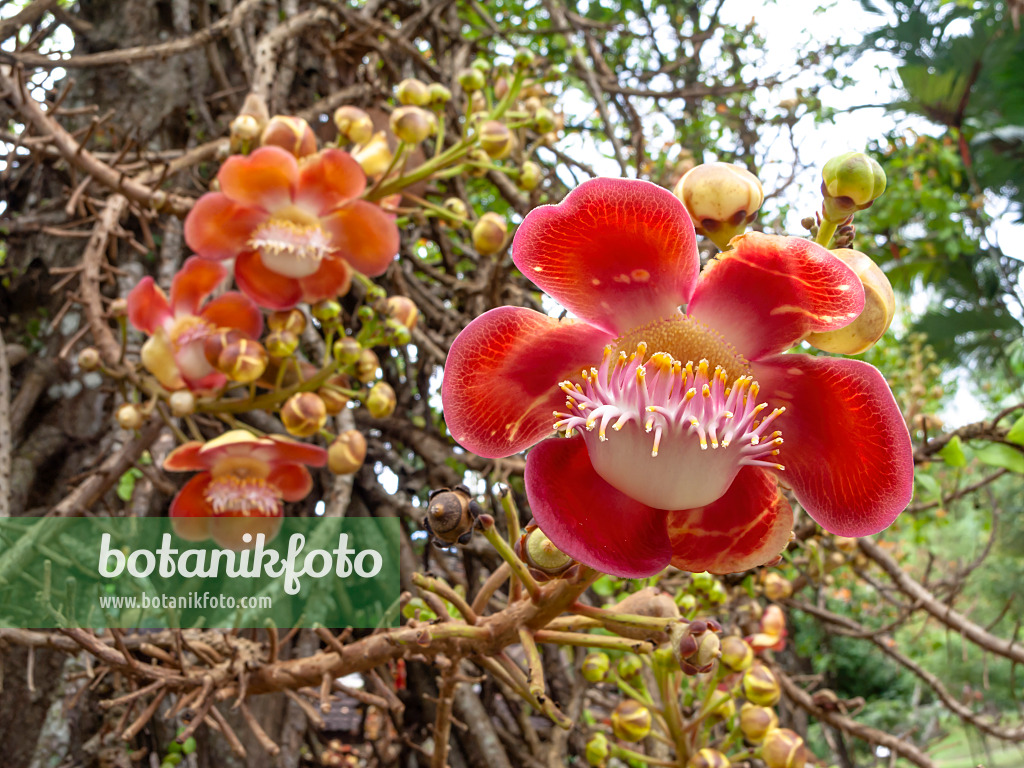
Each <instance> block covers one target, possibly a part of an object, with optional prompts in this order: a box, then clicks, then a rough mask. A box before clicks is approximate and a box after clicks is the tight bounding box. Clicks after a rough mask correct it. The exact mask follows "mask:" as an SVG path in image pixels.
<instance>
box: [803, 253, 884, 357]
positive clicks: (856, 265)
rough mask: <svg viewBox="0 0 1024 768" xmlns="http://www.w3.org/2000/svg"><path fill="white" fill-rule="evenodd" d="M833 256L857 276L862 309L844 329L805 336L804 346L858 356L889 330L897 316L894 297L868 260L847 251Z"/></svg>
mask: <svg viewBox="0 0 1024 768" xmlns="http://www.w3.org/2000/svg"><path fill="white" fill-rule="evenodd" d="M832 253H833V255H835V256H837V257H838V258H839V259H841V260H842V261H843V262H844V263H845V264H846V265H847V266H848V267H850V268H851V269H852V270H853V271H854V272H855V273H856V275H857V279H858V280H860V282H861V285H862V286H864V309H863V310H862V311H861V313H860V314H859V315H858V316H857V317H856V319H854V321H853V322H851V323H850V324H849V325H847V326H845V327H843V328H839V329H837V330H835V331H824V332H822V333H811V334H808V336H807V343H808V344H810V345H811V346H812V347H816V348H818V349H820V350H822V351H823V352H833V353H835V354H840V355H859V354H860V353H861V352H864V351H866V350H867V349H870V348H871V347H872V346H873V345H874V344H875V342H877V341H878V340H879V339H880V338H882V335H883V334H884V333H885V332H886V331H887V330H889V325H890V324H891V323H892V318H893V316H894V315H895V314H896V294H895V293H893V290H892V284H891V283H890V282H889V278H888V277H886V275H885V273H884V272H883V271H882V269H881V267H879V266H878V265H877V264H875V262H874V261H872V260H871V257H869V256H866V255H865V254H863V253H861V252H860V251H855V250H852V249H850V248H837V249H836V250H834V251H832Z"/></svg>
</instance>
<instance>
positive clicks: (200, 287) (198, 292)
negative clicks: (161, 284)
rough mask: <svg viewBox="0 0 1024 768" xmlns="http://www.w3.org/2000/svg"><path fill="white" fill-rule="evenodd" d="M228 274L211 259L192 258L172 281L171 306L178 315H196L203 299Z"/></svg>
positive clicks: (187, 260) (186, 261)
mask: <svg viewBox="0 0 1024 768" xmlns="http://www.w3.org/2000/svg"><path fill="white" fill-rule="evenodd" d="M227 274H228V271H227V270H226V269H224V267H223V266H221V265H220V264H218V263H217V262H215V261H210V260H209V259H201V258H199V257H198V256H190V257H189V258H188V259H186V260H185V263H184V265H182V267H181V269H180V270H179V271H178V274H176V275H175V276H174V280H172V281H171V306H172V307H173V308H174V314H176V315H195V314H197V312H196V310H198V309H199V305H200V304H202V302H203V299H205V298H206V297H207V296H209V295H210V294H211V293H213V290H214V288H216V287H217V286H218V285H219V284H220V282H221V280H223V279H224V278H225V277H226V276H227Z"/></svg>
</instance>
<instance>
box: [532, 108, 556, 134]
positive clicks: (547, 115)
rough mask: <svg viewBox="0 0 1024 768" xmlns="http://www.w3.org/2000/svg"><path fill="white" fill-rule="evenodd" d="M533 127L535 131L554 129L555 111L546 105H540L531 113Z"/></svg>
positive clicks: (542, 131) (546, 131) (544, 131)
mask: <svg viewBox="0 0 1024 768" xmlns="http://www.w3.org/2000/svg"><path fill="white" fill-rule="evenodd" d="M533 127H534V129H535V130H536V131H537V133H549V132H550V131H553V130H555V113H554V112H552V111H551V110H550V109H548V108H547V107H541V108H540V109H538V110H537V111H536V112H534V113H533Z"/></svg>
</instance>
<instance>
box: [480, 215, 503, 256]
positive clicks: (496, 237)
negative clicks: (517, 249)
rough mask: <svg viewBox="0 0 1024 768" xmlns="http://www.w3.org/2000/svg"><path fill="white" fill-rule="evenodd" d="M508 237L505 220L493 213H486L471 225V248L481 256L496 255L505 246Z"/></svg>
mask: <svg viewBox="0 0 1024 768" xmlns="http://www.w3.org/2000/svg"><path fill="white" fill-rule="evenodd" d="M507 236H508V225H507V224H506V223H505V219H503V218H502V217H501V216H499V215H498V214H497V213H494V212H493V211H488V212H487V213H485V214H484V215H483V216H481V217H480V219H479V220H478V221H477V223H476V224H474V225H473V247H474V248H476V250H477V253H479V254H480V255H481V256H490V255H491V254H492V253H497V252H498V251H500V250H501V248H502V246H503V245H505V238H506V237H507Z"/></svg>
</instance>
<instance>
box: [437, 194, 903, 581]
mask: <svg viewBox="0 0 1024 768" xmlns="http://www.w3.org/2000/svg"><path fill="white" fill-rule="evenodd" d="M732 245H733V247H732V249H730V250H728V251H726V252H725V253H723V254H721V255H720V256H719V257H718V258H717V260H715V261H714V262H712V263H711V264H710V265H709V266H708V267H707V268H706V269H705V270H704V272H703V273H702V274H699V273H700V260H699V256H698V252H697V247H696V239H695V236H694V230H693V225H692V224H691V222H690V219H689V216H688V215H687V213H686V210H685V209H684V207H683V205H682V203H680V202H679V201H678V200H677V199H676V198H675V197H674V196H672V195H671V194H669V193H668V192H666V191H665V190H663V189H661V188H660V187H657V186H655V185H653V184H650V183H647V182H643V181H633V180H625V179H594V180H592V181H588V182H586V183H584V184H582V185H580V187H579V188H578V189H576V190H575V191H573V192H572V193H570V194H569V196H568V197H566V199H565V200H564V201H563V202H562V203H561V204H560V205H553V206H544V207H541V208H538V209H536V210H534V211H532V212H531V213H530V214H529V215H528V216H527V217H526V219H525V220H524V221H523V223H522V225H521V226H520V227H519V230H518V232H517V233H516V236H515V240H514V241H513V260H514V261H515V264H516V266H517V267H518V268H519V269H520V270H521V271H522V272H523V274H524V275H527V276H528V277H529V278H530V279H531V280H533V281H534V282H535V283H536V284H537V285H538V286H539V287H540V288H542V289H543V290H545V291H547V292H548V293H549V294H550V295H551V296H552V297H554V298H555V299H557V300H558V301H560V302H561V303H562V305H563V306H565V307H566V308H567V309H568V310H569V311H570V312H572V313H573V314H574V315H575V316H576V317H577V318H578V319H571V320H563V321H558V320H555V319H553V318H550V317H548V316H546V315H543V314H540V313H538V312H534V311H532V310H528V309H523V308H520V307H501V308H498V309H494V310H491V311H490V312H487V313H485V314H483V315H481V316H480V317H478V318H476V319H475V320H474V321H473V322H472V323H470V324H469V326H468V327H467V328H466V329H465V330H464V331H463V332H462V333H461V334H460V335H459V337H458V338H457V339H456V340H455V343H454V344H453V345H452V347H451V351H450V352H449V355H448V361H447V363H446V365H445V375H444V382H443V385H442V400H443V404H444V413H445V418H446V421H447V424H448V428H449V429H450V430H451V433H452V435H453V436H454V437H455V439H456V440H458V441H459V442H460V443H461V444H462V445H463V446H465V447H466V448H467V449H469V450H471V451H474V452H475V453H478V454H480V455H482V456H487V457H501V456H509V455H511V454H513V453H517V452H519V451H521V450H523V449H524V448H528V447H529V446H531V445H534V444H535V443H538V442H539V445H537V446H536V447H535V448H534V449H533V450H532V451H530V453H529V454H528V456H527V460H526V491H527V495H528V496H529V499H530V506H531V508H532V510H533V514H534V518H535V519H536V521H537V523H538V524H539V525H540V527H541V529H542V530H543V531H544V533H546V534H547V535H548V537H549V538H550V539H551V540H552V541H553V542H554V543H555V544H556V545H557V546H558V547H559V548H560V549H562V550H563V551H564V552H566V553H567V554H569V555H571V556H572V557H574V558H576V559H577V560H579V561H581V562H583V563H586V564H587V565H590V566H593V567H595V568H597V569H600V570H603V571H605V572H607V573H611V574H615V575H619V576H628V577H641V576H648V575H651V574H654V573H657V572H658V571H660V570H661V569H663V568H664V567H665V566H666V565H668V564H669V563H671V564H673V565H675V566H677V567H679V568H682V569H686V570H692V571H704V570H708V571H712V572H715V573H727V572H733V571H741V570H745V569H747V568H752V567H755V566H757V565H761V564H763V563H766V562H768V561H770V560H772V559H773V558H774V557H775V556H777V555H778V554H779V552H781V551H782V550H783V549H784V547H785V545H786V543H787V541H788V539H789V535H790V530H791V528H792V521H793V516H792V511H791V509H790V507H789V504H788V503H787V502H786V500H785V499H784V497H783V496H782V495H781V494H780V493H779V490H778V484H777V481H776V476H777V477H778V478H779V479H781V480H782V482H784V483H786V484H787V485H788V486H790V487H792V489H793V491H794V493H795V495H796V498H797V500H798V501H799V502H800V503H801V505H802V506H803V507H804V508H805V509H806V510H807V512H808V513H809V514H810V515H811V516H812V517H813V518H814V519H815V520H817V521H818V522H819V523H820V524H821V525H822V526H823V527H824V528H826V529H828V530H830V531H832V532H833V533H837V534H841V535H844V536H863V535H866V534H870V533H875V532H877V531H880V530H882V529H883V528H885V527H886V526H888V525H889V524H890V523H891V522H892V521H893V520H894V519H895V518H896V516H897V515H898V514H899V513H900V512H901V511H902V510H903V509H904V508H905V506H906V505H907V503H908V502H909V500H910V496H911V492H912V487H913V456H912V449H911V444H910V435H909V433H908V431H907V428H906V425H905V424H904V422H903V418H902V416H901V414H900V411H899V408H898V407H897V405H896V402H895V400H894V399H893V396H892V393H891V392H890V391H889V388H888V386H887V385H886V383H885V380H884V379H883V378H882V375H881V374H880V373H879V372H878V370H876V369H875V368H874V367H872V366H870V365H868V364H866V363H863V362H860V361H857V360H849V359H837V358H827V357H809V356H807V355H803V354H782V353H783V352H785V351H786V350H788V349H789V348H790V347H792V346H793V345H795V344H797V343H798V342H799V341H800V340H801V339H803V338H804V337H805V336H806V335H807V334H808V333H811V332H820V331H827V330H833V329H836V328H841V327H843V326H845V325H846V324H848V323H849V322H850V321H851V320H852V319H854V318H856V317H857V316H858V314H859V313H860V312H861V310H862V308H863V306H864V290H863V287H862V286H861V284H860V282H859V281H858V279H857V276H856V275H855V274H854V272H853V271H852V270H851V269H850V268H849V267H847V266H846V265H845V264H844V263H843V262H842V261H841V260H840V259H838V258H836V257H835V256H833V255H832V254H831V253H830V252H829V251H827V250H826V249H824V248H822V247H820V246H818V245H816V244H814V243H812V242H810V241H808V240H804V239H800V238H792V237H779V236H771V235H765V234H761V233H756V232H752V233H749V234H747V235H744V236H742V237H740V238H737V239H735V240H734V241H733V244H732ZM681 305H684V306H685V311H681V310H680V306H681ZM552 414H554V416H552ZM552 429H554V430H556V431H558V432H561V433H563V434H564V435H565V436H566V437H568V438H570V439H565V438H554V439H549V440H543V438H545V437H548V436H549V435H550V434H551V433H552ZM783 440H785V443H783Z"/></svg>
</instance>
